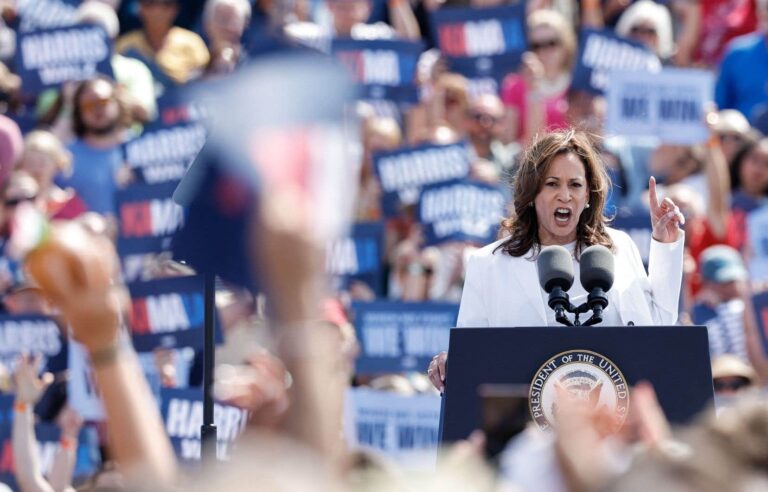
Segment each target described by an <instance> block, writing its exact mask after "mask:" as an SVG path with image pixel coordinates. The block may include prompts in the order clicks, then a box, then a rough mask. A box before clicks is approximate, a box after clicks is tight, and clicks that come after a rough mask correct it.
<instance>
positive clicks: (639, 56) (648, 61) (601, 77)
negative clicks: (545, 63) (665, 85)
mask: <svg viewBox="0 0 768 492" xmlns="http://www.w3.org/2000/svg"><path fill="white" fill-rule="evenodd" d="M579 39H580V42H579V55H578V57H577V58H576V67H575V68H574V71H573V82H572V83H571V88H572V89H576V90H585V91H589V92H593V93H598V94H602V93H604V92H605V91H606V89H607V88H608V85H609V81H610V82H611V83H613V82H612V80H611V79H610V77H609V72H611V71H626V72H650V73H656V72H659V71H660V70H661V61H659V58H658V57H657V56H656V55H655V54H654V53H653V52H651V51H650V50H649V49H648V48H646V47H645V46H643V45H641V44H640V43H638V42H636V41H632V40H629V39H625V38H622V37H620V36H617V35H616V34H614V33H613V32H611V31H598V30H595V29H582V30H581V35H580V36H579Z"/></svg>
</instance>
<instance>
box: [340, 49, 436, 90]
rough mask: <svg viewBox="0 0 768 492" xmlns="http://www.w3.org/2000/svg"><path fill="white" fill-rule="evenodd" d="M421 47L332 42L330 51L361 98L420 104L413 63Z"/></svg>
mask: <svg viewBox="0 0 768 492" xmlns="http://www.w3.org/2000/svg"><path fill="white" fill-rule="evenodd" d="M423 50H424V46H423V45H422V44H421V43H418V42H412V41H396V40H386V39H382V40H355V39H334V40H333V42H332V43H331V52H332V54H333V56H335V57H336V59H337V60H339V61H340V62H341V63H342V64H343V65H344V66H346V67H347V68H348V69H349V71H350V73H351V74H352V79H353V80H354V81H355V83H357V84H358V86H359V87H360V88H361V90H362V94H361V95H360V97H361V99H373V100H379V99H385V100H390V101H396V102H403V103H417V102H419V90H418V87H417V86H416V64H417V63H418V61H419V55H420V54H421V52H422V51H423Z"/></svg>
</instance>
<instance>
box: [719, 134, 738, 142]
mask: <svg viewBox="0 0 768 492" xmlns="http://www.w3.org/2000/svg"><path fill="white" fill-rule="evenodd" d="M720 140H721V141H723V142H728V141H730V142H741V141H742V140H743V139H742V138H741V135H739V134H738V133H721V134H720Z"/></svg>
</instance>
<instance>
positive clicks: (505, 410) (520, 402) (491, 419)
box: [478, 384, 531, 460]
mask: <svg viewBox="0 0 768 492" xmlns="http://www.w3.org/2000/svg"><path fill="white" fill-rule="evenodd" d="M478 393H479V395H480V400H481V402H482V403H481V404H482V430H483V433H484V434H485V455H486V458H487V459H489V460H495V458H496V457H497V456H498V455H499V454H500V453H501V452H502V451H503V450H504V448H505V447H506V446H507V444H508V443H509V441H510V440H511V439H512V438H513V437H515V436H516V435H518V434H519V433H521V432H522V431H523V430H524V429H525V427H526V426H527V425H528V422H530V420H531V418H530V412H529V410H528V386H527V385H512V384H483V385H480V387H479V388H478Z"/></svg>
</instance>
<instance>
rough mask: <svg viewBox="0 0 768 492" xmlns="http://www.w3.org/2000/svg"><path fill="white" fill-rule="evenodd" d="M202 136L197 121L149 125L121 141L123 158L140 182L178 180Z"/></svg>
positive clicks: (189, 162)
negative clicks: (133, 135)
mask: <svg viewBox="0 0 768 492" xmlns="http://www.w3.org/2000/svg"><path fill="white" fill-rule="evenodd" d="M205 136H206V131H205V127H203V125H201V124H199V123H187V124H178V125H172V126H165V125H162V124H160V125H153V126H152V127H149V128H145V129H144V132H143V133H142V134H141V135H140V136H139V137H137V138H135V139H133V140H131V141H130V142H128V143H126V144H125V160H126V161H127V162H128V165H129V166H130V167H131V169H133V171H134V172H135V173H136V175H137V177H138V179H139V181H141V182H144V183H147V184H156V183H165V182H167V181H178V180H180V179H181V178H183V177H184V173H186V172H187V168H188V167H189V165H190V164H191V163H192V161H193V160H194V159H195V157H196V156H197V154H198V153H199V152H200V149H202V148H203V144H204V143H205Z"/></svg>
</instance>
